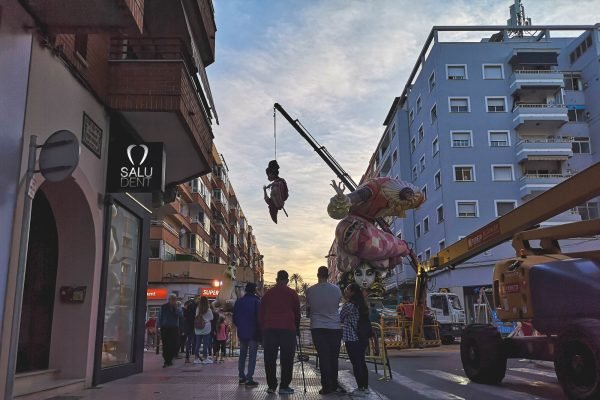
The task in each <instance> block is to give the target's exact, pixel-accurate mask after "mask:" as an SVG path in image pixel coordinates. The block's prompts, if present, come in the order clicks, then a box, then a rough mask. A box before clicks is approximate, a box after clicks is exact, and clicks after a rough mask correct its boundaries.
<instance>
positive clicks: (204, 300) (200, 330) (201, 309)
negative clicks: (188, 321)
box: [194, 296, 213, 364]
mask: <svg viewBox="0 0 600 400" xmlns="http://www.w3.org/2000/svg"><path fill="white" fill-rule="evenodd" d="M212 319H213V314H212V310H211V309H210V306H209V305H208V297H206V296H202V297H200V303H199V304H198V308H197V309H196V317H195V318H194V332H195V333H196V350H195V352H194V354H195V355H196V359H195V360H194V364H212V363H213V361H212V360H211V359H210V358H209V357H208V343H209V342H208V341H209V336H210V330H211V326H210V321H211V320H212ZM200 346H202V358H200Z"/></svg>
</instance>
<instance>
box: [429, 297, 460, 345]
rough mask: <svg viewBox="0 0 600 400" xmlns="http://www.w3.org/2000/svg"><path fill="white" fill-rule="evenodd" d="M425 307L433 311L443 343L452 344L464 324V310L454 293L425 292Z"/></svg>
mask: <svg viewBox="0 0 600 400" xmlns="http://www.w3.org/2000/svg"><path fill="white" fill-rule="evenodd" d="M427 307H429V309H431V312H433V313H435V318H436V319H437V322H438V324H439V326H440V337H441V339H442V343H443V344H452V343H454V340H455V338H456V337H460V335H461V334H462V331H463V328H464V326H465V311H464V309H463V307H462V304H461V302H460V298H459V297H458V296H457V295H455V294H454V293H447V292H446V293H443V292H438V293H427Z"/></svg>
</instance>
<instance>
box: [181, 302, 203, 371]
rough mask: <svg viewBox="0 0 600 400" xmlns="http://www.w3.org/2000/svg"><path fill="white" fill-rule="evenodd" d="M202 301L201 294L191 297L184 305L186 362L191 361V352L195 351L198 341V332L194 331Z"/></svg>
mask: <svg viewBox="0 0 600 400" xmlns="http://www.w3.org/2000/svg"><path fill="white" fill-rule="evenodd" d="M198 302H200V296H196V299H189V300H188V301H186V302H185V304H184V305H183V319H184V329H185V334H186V338H185V362H186V363H189V362H190V354H192V353H193V352H194V348H195V347H194V343H195V341H196V333H195V332H194V317H195V316H196V307H197V306H198V304H197V303H198Z"/></svg>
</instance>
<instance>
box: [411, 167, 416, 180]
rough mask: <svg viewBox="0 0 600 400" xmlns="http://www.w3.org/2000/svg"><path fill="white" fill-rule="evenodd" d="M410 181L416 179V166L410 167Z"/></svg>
mask: <svg viewBox="0 0 600 400" xmlns="http://www.w3.org/2000/svg"><path fill="white" fill-rule="evenodd" d="M412 179H413V181H414V180H416V179H417V166H416V165H413V167H412Z"/></svg>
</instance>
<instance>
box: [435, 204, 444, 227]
mask: <svg viewBox="0 0 600 400" xmlns="http://www.w3.org/2000/svg"><path fill="white" fill-rule="evenodd" d="M435 211H436V213H437V223H438V224H441V223H442V222H444V206H443V205H442V206H439V207H438V208H436V209H435Z"/></svg>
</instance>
